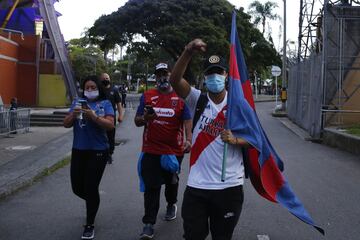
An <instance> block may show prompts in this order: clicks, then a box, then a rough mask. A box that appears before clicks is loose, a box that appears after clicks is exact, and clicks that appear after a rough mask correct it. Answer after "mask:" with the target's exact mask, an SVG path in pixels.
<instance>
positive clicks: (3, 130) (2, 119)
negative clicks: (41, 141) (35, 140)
mask: <svg viewBox="0 0 360 240" xmlns="http://www.w3.org/2000/svg"><path fill="white" fill-rule="evenodd" d="M29 130H30V109H29V108H20V109H17V110H9V109H3V110H2V111H0V136H8V135H9V134H11V133H16V132H17V131H24V132H29Z"/></svg>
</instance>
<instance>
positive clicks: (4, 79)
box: [0, 51, 17, 104]
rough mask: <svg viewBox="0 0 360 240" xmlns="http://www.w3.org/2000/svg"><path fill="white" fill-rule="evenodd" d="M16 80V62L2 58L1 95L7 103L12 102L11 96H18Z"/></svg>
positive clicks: (0, 66)
mask: <svg viewBox="0 0 360 240" xmlns="http://www.w3.org/2000/svg"><path fill="white" fill-rule="evenodd" d="M0 54H1V51H0ZM16 80H17V64H16V62H13V61H8V60H4V59H0V95H1V98H2V100H3V102H4V103H5V104H10V100H11V98H12V97H15V96H17V90H16V82H17V81H16Z"/></svg>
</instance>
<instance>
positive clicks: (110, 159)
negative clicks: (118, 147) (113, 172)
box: [107, 155, 113, 164]
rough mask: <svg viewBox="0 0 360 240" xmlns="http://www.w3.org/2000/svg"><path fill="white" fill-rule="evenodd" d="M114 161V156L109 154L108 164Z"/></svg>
mask: <svg viewBox="0 0 360 240" xmlns="http://www.w3.org/2000/svg"><path fill="white" fill-rule="evenodd" d="M112 162H113V159H112V156H111V155H109V156H108V157H107V163H108V164H112Z"/></svg>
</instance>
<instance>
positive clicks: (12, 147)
mask: <svg viewBox="0 0 360 240" xmlns="http://www.w3.org/2000/svg"><path fill="white" fill-rule="evenodd" d="M34 148H36V146H23V145H18V146H10V147H7V148H6V150H10V151H22V150H32V149H34Z"/></svg>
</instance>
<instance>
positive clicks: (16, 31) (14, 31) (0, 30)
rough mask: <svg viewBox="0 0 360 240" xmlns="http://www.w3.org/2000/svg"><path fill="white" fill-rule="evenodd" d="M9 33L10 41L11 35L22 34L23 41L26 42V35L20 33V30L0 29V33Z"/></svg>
mask: <svg viewBox="0 0 360 240" xmlns="http://www.w3.org/2000/svg"><path fill="white" fill-rule="evenodd" d="M4 31H5V32H7V33H8V39H9V40H11V34H12V33H16V34H20V37H21V40H23V41H24V40H25V39H24V33H23V32H22V31H18V30H14V29H9V28H0V32H4Z"/></svg>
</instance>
